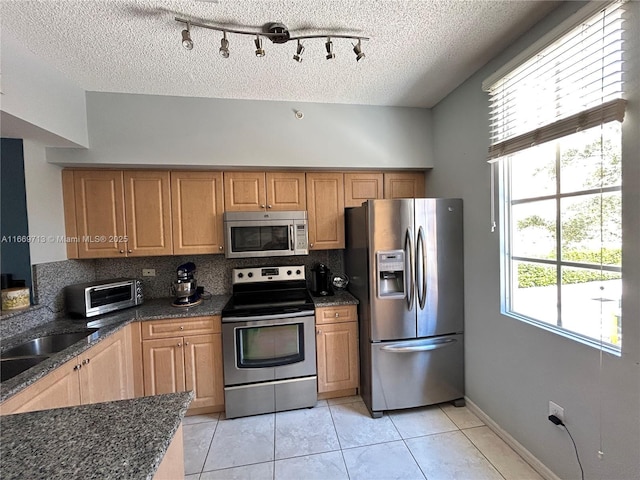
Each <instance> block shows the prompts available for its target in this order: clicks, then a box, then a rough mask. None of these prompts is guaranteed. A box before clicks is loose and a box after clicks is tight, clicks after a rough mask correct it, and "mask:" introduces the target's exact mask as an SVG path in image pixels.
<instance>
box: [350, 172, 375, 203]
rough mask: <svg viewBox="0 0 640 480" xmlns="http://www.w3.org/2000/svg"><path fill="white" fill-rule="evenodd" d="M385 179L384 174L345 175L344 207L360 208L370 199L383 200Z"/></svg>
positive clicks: (356, 173)
mask: <svg viewBox="0 0 640 480" xmlns="http://www.w3.org/2000/svg"><path fill="white" fill-rule="evenodd" d="M383 177H384V176H383V174H382V173H366V172H353V173H345V174H344V206H345V207H359V206H360V205H362V202H365V201H367V200H369V199H376V198H383V190H382V189H383V185H384V181H383Z"/></svg>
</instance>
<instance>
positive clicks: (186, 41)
mask: <svg viewBox="0 0 640 480" xmlns="http://www.w3.org/2000/svg"><path fill="white" fill-rule="evenodd" d="M182 46H183V47H184V48H186V49H187V50H193V40H191V24H190V23H189V22H187V29H186V30H182Z"/></svg>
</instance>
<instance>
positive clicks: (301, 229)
mask: <svg viewBox="0 0 640 480" xmlns="http://www.w3.org/2000/svg"><path fill="white" fill-rule="evenodd" d="M294 228H295V231H296V234H295V241H296V248H295V249H296V250H306V249H307V248H309V238H308V236H307V225H306V224H302V225H300V224H297V225H295V227H294Z"/></svg>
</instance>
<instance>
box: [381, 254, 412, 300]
mask: <svg viewBox="0 0 640 480" xmlns="http://www.w3.org/2000/svg"><path fill="white" fill-rule="evenodd" d="M376 269H377V272H378V279H377V283H378V285H377V286H378V298H381V299H387V298H388V299H392V298H404V296H405V295H406V293H405V289H404V285H405V282H404V276H405V261H404V250H386V251H379V252H376Z"/></svg>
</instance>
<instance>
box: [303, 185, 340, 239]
mask: <svg viewBox="0 0 640 480" xmlns="http://www.w3.org/2000/svg"><path fill="white" fill-rule="evenodd" d="M306 183H307V209H308V211H309V248H310V249H311V250H329V249H337V248H344V177H343V174H342V173H340V172H332V173H318V172H314V173H307V175H306Z"/></svg>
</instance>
